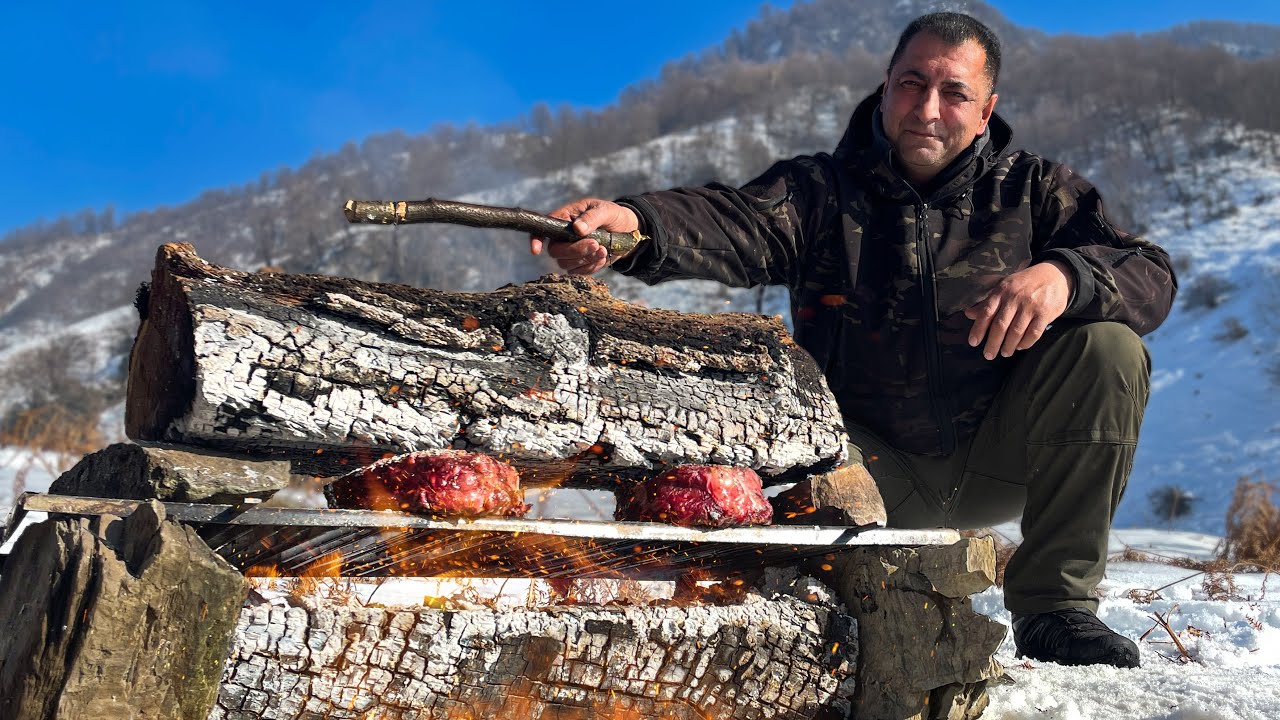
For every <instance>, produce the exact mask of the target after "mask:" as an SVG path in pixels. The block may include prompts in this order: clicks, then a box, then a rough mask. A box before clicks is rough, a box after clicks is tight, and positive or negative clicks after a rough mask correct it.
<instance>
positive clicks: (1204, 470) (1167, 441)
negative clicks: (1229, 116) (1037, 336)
mask: <svg viewBox="0 0 1280 720" xmlns="http://www.w3.org/2000/svg"><path fill="white" fill-rule="evenodd" d="M1205 133H1206V136H1207V137H1218V138H1223V139H1226V140H1230V141H1232V142H1233V143H1235V144H1236V149H1235V150H1234V151H1231V152H1227V153H1224V154H1222V155H1219V156H1215V157H1212V158H1208V159H1200V160H1198V161H1196V162H1195V163H1186V164H1185V165H1183V166H1182V167H1183V169H1180V170H1178V171H1176V172H1175V173H1174V175H1173V177H1172V180H1171V182H1172V183H1173V184H1182V185H1183V186H1185V187H1190V188H1198V189H1200V190H1203V192H1204V193H1205V194H1206V195H1214V196H1220V197H1222V198H1223V200H1222V201H1220V202H1218V204H1217V206H1216V209H1215V208H1206V207H1204V205H1203V204H1201V203H1195V204H1193V205H1192V206H1190V207H1183V206H1181V205H1177V204H1173V203H1169V204H1168V205H1166V206H1165V207H1164V209H1162V210H1160V211H1159V212H1157V213H1155V215H1154V218H1153V224H1152V229H1151V230H1150V232H1148V233H1147V237H1148V238H1149V239H1151V240H1153V241H1154V242H1156V243H1158V244H1160V245H1161V246H1162V247H1164V248H1165V249H1166V250H1167V251H1169V253H1170V254H1171V255H1173V256H1174V257H1179V256H1182V257H1186V258H1190V261H1191V263H1190V264H1191V270H1190V272H1188V273H1183V274H1182V276H1181V277H1180V278H1179V280H1180V287H1181V293H1180V301H1179V302H1178V303H1177V304H1175V306H1174V311H1173V313H1172V314H1171V315H1170V317H1169V319H1168V320H1167V321H1166V322H1165V323H1164V325H1162V326H1161V327H1160V328H1159V329H1158V330H1156V332H1155V333H1153V334H1152V335H1150V336H1148V337H1147V338H1146V341H1147V345H1148V348H1149V349H1150V351H1151V355H1152V365H1153V374H1152V384H1151V389H1152V394H1151V401H1150V404H1149V405H1148V407H1147V413H1146V418H1145V422H1144V424H1143V428H1142V437H1141V439H1140V441H1139V443H1138V454H1137V459H1136V461H1135V464H1134V471H1133V474H1132V476H1131V477H1130V480H1129V487H1128V490H1127V494H1126V497H1125V500H1124V501H1123V502H1122V503H1121V505H1120V509H1119V511H1118V512H1117V514H1116V524H1117V526H1119V527H1128V526H1136V525H1149V524H1152V523H1153V522H1155V521H1156V520H1157V518H1153V517H1151V516H1150V513H1149V512H1148V510H1147V508H1148V506H1149V503H1148V502H1147V495H1148V494H1149V493H1150V492H1151V491H1153V490H1156V489H1158V488H1160V487H1163V486H1167V485H1177V486H1180V487H1182V488H1183V489H1186V490H1190V491H1191V492H1193V493H1194V494H1195V495H1196V497H1197V501H1196V505H1195V508H1194V512H1193V513H1192V515H1191V516H1190V517H1188V518H1186V519H1184V520H1182V521H1179V522H1178V523H1177V525H1178V527H1179V528H1183V529H1194V530H1199V531H1202V532H1221V531H1222V529H1223V521H1224V518H1225V515H1226V509H1227V506H1228V504H1229V503H1230V500H1231V494H1232V489H1233V488H1234V486H1235V484H1236V481H1237V480H1238V479H1239V478H1240V477H1242V476H1254V477H1262V478H1264V479H1269V480H1273V481H1274V480H1275V479H1277V478H1280V383H1278V382H1276V381H1275V380H1273V379H1271V378H1270V377H1268V375H1267V367H1268V365H1269V364H1271V363H1275V362H1276V358H1277V357H1278V356H1280V333H1278V332H1277V331H1278V330H1280V317H1278V316H1277V311H1280V162H1277V161H1276V160H1275V155H1274V154H1273V152H1272V151H1270V150H1267V149H1266V148H1268V147H1270V143H1271V142H1272V141H1273V140H1274V138H1273V137H1271V136H1268V135H1266V134H1265V133H1258V132H1246V131H1244V130H1242V129H1240V128H1238V127H1230V126H1226V127H1220V126H1217V125H1214V126H1212V127H1210V128H1209V129H1207V130H1205ZM1268 158H1269V159H1270V161H1267V159H1268ZM1260 160H1261V161H1260ZM1193 165H1194V166H1196V169H1195V171H1194V172H1192V171H1191V170H1190V169H1189V168H1190V167H1192V166H1193ZM1231 207H1234V208H1236V210H1235V211H1234V212H1232V211H1230V210H1229V208H1231ZM1206 274H1208V275H1214V276H1217V277H1219V278H1222V279H1224V280H1227V281H1229V282H1230V283H1232V284H1233V285H1234V286H1235V289H1234V290H1232V291H1230V292H1229V293H1228V294H1227V296H1226V298H1225V300H1224V301H1223V302H1222V303H1221V304H1220V305H1219V306H1218V307H1216V308H1203V307H1201V308H1189V307H1188V306H1187V303H1186V298H1187V297H1188V296H1189V293H1188V289H1189V288H1190V287H1191V286H1192V284H1193V283H1194V281H1195V279H1196V278H1197V277H1199V276H1202V275H1206ZM1229 318H1235V319H1237V320H1238V321H1239V322H1240V324H1241V325H1242V326H1243V327H1244V328H1246V329H1247V330H1248V334H1247V335H1245V336H1244V337H1243V338H1240V339H1238V340H1235V341H1234V342H1232V341H1229V340H1226V339H1224V338H1222V337H1221V335H1222V334H1223V331H1224V328H1225V323H1226V322H1227V320H1228V319H1229Z"/></svg>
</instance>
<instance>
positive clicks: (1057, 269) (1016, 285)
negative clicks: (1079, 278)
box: [964, 260, 1075, 360]
mask: <svg viewBox="0 0 1280 720" xmlns="http://www.w3.org/2000/svg"><path fill="white" fill-rule="evenodd" d="M1074 282H1075V277H1074V276H1073V275H1072V274H1071V269H1070V268H1068V267H1067V266H1066V264H1064V263H1063V262H1061V261H1060V260H1048V261H1046V262H1042V263H1036V264H1035V265H1032V266H1031V267H1029V268H1027V269H1025V270H1019V271H1018V272H1016V273H1014V274H1012V275H1010V276H1008V277H1006V278H1005V279H1004V280H1001V281H1000V284H999V285H997V286H996V287H995V288H994V289H993V290H992V291H991V292H990V293H988V294H987V296H986V297H985V298H983V299H982V300H979V301H978V302H977V303H976V304H975V305H974V306H973V307H971V308H969V309H968V310H965V311H964V314H965V317H967V318H969V319H970V320H972V321H973V328H972V329H971V330H969V345H970V346H972V347H978V345H979V344H981V343H982V339H983V337H985V338H986V340H987V344H986V347H985V348H983V351H982V356H983V357H985V358H986V359H988V360H994V359H995V358H996V355H997V354H1000V355H1003V356H1005V357H1009V356H1011V355H1013V352H1014V351H1015V350H1026V349H1027V348H1029V347H1031V346H1032V345H1034V344H1035V342H1036V341H1037V340H1039V339H1040V336H1041V335H1043V334H1044V330H1045V328H1046V327H1048V326H1049V323H1051V322H1053V321H1054V320H1057V319H1058V318H1059V317H1061V316H1062V313H1063V312H1065V311H1066V309H1067V303H1068V302H1069V301H1070V300H1071V290H1072V284H1073V283H1074Z"/></svg>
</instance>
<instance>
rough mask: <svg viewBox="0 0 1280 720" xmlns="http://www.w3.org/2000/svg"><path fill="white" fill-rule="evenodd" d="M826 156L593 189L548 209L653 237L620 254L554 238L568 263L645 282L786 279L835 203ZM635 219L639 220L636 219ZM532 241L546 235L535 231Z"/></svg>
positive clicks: (746, 283)
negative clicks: (622, 193) (735, 177)
mask: <svg viewBox="0 0 1280 720" xmlns="http://www.w3.org/2000/svg"><path fill="white" fill-rule="evenodd" d="M830 182H831V180H830V179H829V178H828V177H827V175H826V170H825V166H823V165H822V164H821V163H820V162H819V161H816V160H813V159H811V158H797V159H796V160H790V161H785V162H780V163H777V164H775V165H774V166H773V167H772V168H770V169H769V170H768V171H767V172H765V173H764V174H763V175H761V176H760V177H759V178H756V179H755V180H752V181H751V182H749V183H747V184H746V185H744V186H743V187H742V188H732V187H729V186H727V185H722V184H719V183H712V184H710V185H707V186H704V187H692V188H676V189H673V190H663V191H659V192H651V193H644V194H642V195H635V196H630V197H625V198H621V199H620V200H619V201H618V202H608V201H604V200H594V199H586V200H579V201H577V202H574V203H570V204H569V205H566V206H564V207H562V208H560V209H559V210H557V211H555V212H553V213H551V215H552V216H553V217H559V218H562V219H565V220H573V221H575V225H574V229H575V230H577V231H578V232H579V233H588V232H591V231H592V230H594V229H596V228H603V229H607V230H613V231H615V232H631V231H633V230H639V232H640V233H641V234H643V235H645V236H646V237H648V238H649V239H648V240H646V241H644V242H642V243H641V244H640V245H639V246H638V247H636V249H635V250H634V251H633V252H631V253H630V254H628V255H627V256H625V257H623V258H609V259H606V258H605V257H604V252H603V248H600V246H599V244H598V243H594V242H593V241H579V242H577V243H554V244H552V245H550V246H549V247H547V250H548V253H549V254H550V255H551V256H552V257H554V258H556V260H557V262H559V263H560V266H561V267H562V268H564V269H565V270H568V271H570V272H578V273H591V272H595V271H597V270H599V269H600V268H602V267H604V265H605V264H606V263H611V264H612V265H613V268H614V269H615V270H617V271H619V272H622V273H624V274H627V275H632V276H634V277H637V278H639V279H641V280H643V281H644V282H646V283H649V284H654V283H658V282H662V281H665V280H675V279H682V278H701V279H707V280H717V281H719V282H722V283H725V284H726V285H732V286H735V287H752V286H755V285H771V284H788V283H791V282H793V281H794V280H795V278H796V276H797V273H798V265H799V263H800V262H801V259H802V258H803V256H804V253H805V249H806V247H807V244H808V243H809V242H811V241H812V236H813V234H814V233H816V232H819V230H820V229H821V228H824V227H827V226H829V223H825V222H824V218H826V217H829V215H830V213H831V212H832V211H833V209H834V205H833V201H831V200H829V193H828V192H827V187H828V185H829V184H830ZM633 223H634V224H633ZM533 243H534V244H533V245H532V246H531V249H533V250H534V252H535V253H536V252H538V251H539V250H540V249H541V245H542V244H541V243H539V242H538V239H537V238H534V239H533Z"/></svg>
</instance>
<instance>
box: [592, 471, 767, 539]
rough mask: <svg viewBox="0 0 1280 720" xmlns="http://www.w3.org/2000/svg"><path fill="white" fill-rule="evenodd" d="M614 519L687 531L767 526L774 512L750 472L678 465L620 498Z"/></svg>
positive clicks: (758, 481)
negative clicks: (680, 526)
mask: <svg viewBox="0 0 1280 720" xmlns="http://www.w3.org/2000/svg"><path fill="white" fill-rule="evenodd" d="M621 495H622V496H623V497H620V498H619V500H618V509H617V511H616V512H615V514H614V517H615V518H616V519H618V520H650V521H659V522H667V523H671V524H673V525H683V526H685V527H693V526H701V527H734V526H738V525H768V524H769V522H770V521H771V520H772V519H773V508H772V506H770V505H769V501H768V500H767V499H765V496H764V489H763V487H762V486H761V482H760V476H759V475H757V474H756V472H755V471H754V470H752V469H750V468H732V467H720V466H716V465H681V466H679V467H677V468H675V469H674V470H670V471H668V472H666V473H663V474H662V475H659V476H658V477H655V478H650V479H648V480H645V481H643V482H640V483H637V484H636V485H634V486H633V487H632V488H631V489H630V491H629V492H623V493H621Z"/></svg>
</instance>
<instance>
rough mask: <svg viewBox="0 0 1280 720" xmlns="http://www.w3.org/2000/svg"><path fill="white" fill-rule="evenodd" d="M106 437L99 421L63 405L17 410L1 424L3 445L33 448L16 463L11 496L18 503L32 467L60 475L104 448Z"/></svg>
mask: <svg viewBox="0 0 1280 720" xmlns="http://www.w3.org/2000/svg"><path fill="white" fill-rule="evenodd" d="M103 444H104V438H103V436H102V432H101V431H100V430H99V429H98V425H97V422H96V420H94V419H91V418H86V417H84V416H82V415H77V414H76V413H73V412H71V411H69V410H67V409H66V408H64V407H62V406H61V405H41V406H39V407H34V408H31V409H29V410H22V411H18V412H15V413H13V414H12V415H10V416H9V417H8V418H6V422H5V424H4V426H2V427H0V445H10V446H14V447H21V448H26V449H28V450H30V451H31V452H29V453H24V454H21V455H19V456H17V458H16V459H15V460H13V461H12V462H14V463H15V466H14V468H13V471H14V472H13V487H12V488H11V491H12V494H11V497H12V498H13V500H14V501H15V502H16V501H17V498H18V496H19V495H21V494H22V493H24V492H26V490H27V476H28V475H29V474H30V473H31V471H32V470H40V471H43V472H44V474H45V475H48V476H49V477H50V478H57V477H58V476H59V475H61V474H62V473H64V472H66V471H67V470H70V469H71V467H72V466H73V465H75V464H76V463H77V462H79V461H80V458H82V457H84V456H85V455H86V454H88V453H91V452H94V451H96V450H99V449H101V448H102V446H103Z"/></svg>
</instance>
